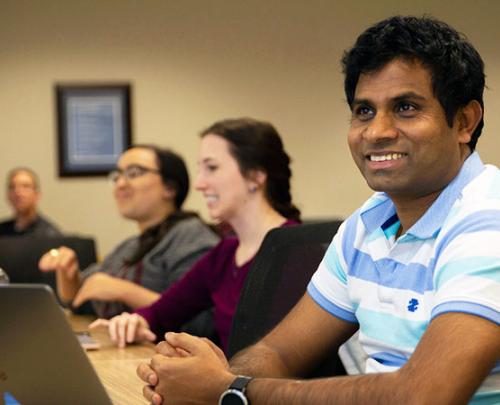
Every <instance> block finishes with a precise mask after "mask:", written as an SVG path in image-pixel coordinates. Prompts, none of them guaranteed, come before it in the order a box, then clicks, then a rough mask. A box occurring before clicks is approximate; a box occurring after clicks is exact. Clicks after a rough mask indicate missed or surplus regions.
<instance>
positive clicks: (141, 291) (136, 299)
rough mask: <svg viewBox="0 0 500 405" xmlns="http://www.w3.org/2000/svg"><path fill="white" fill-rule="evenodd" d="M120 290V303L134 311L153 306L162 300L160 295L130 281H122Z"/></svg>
mask: <svg viewBox="0 0 500 405" xmlns="http://www.w3.org/2000/svg"><path fill="white" fill-rule="evenodd" d="M120 282H121V283H120V288H119V289H118V290H119V291H118V294H119V299H118V300H119V301H121V302H123V303H124V304H125V305H127V306H129V307H130V308H132V309H137V308H141V307H145V306H148V305H151V304H152V303H153V302H155V301H156V300H158V298H160V294H159V293H157V292H155V291H152V290H148V289H147V288H145V287H143V286H140V285H138V284H135V283H133V282H131V281H128V280H120Z"/></svg>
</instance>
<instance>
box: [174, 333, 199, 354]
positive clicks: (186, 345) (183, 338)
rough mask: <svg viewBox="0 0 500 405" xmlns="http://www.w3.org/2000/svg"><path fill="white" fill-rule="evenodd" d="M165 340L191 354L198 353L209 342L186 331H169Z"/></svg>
mask: <svg viewBox="0 0 500 405" xmlns="http://www.w3.org/2000/svg"><path fill="white" fill-rule="evenodd" d="M165 340H166V341H167V342H168V343H170V345H172V346H173V347H175V348H176V349H182V350H183V351H185V352H187V353H189V354H197V353H199V351H200V350H203V349H205V348H206V347H207V344H206V343H205V342H204V341H203V340H202V339H201V338H199V337H197V336H193V335H190V334H188V333H184V332H182V333H175V332H167V333H166V334H165Z"/></svg>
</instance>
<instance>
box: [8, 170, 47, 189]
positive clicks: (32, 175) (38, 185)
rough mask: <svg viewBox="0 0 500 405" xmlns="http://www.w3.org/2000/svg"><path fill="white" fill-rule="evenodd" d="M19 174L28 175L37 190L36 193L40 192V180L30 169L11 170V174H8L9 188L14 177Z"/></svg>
mask: <svg viewBox="0 0 500 405" xmlns="http://www.w3.org/2000/svg"><path fill="white" fill-rule="evenodd" d="M19 172H25V173H28V174H29V175H30V177H31V178H32V180H33V184H34V185H35V190H36V191H39V190H40V180H39V179H38V175H37V174H36V173H35V172H34V171H33V170H32V169H30V168H29V167H15V168H13V169H11V170H9V173H7V187H9V186H10V182H11V181H12V179H13V178H14V176H15V175H16V174H17V173H19Z"/></svg>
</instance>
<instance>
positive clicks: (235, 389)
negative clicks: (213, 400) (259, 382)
mask: <svg viewBox="0 0 500 405" xmlns="http://www.w3.org/2000/svg"><path fill="white" fill-rule="evenodd" d="M251 380H252V377H247V376H244V375H239V376H238V377H236V378H235V379H234V381H233V382H232V383H231V385H230V386H229V388H228V389H227V390H225V391H224V392H223V393H222V395H221V396H220V398H219V405H250V401H249V399H248V398H247V396H246V395H245V391H246V386H247V384H248V383H249V382H250V381H251Z"/></svg>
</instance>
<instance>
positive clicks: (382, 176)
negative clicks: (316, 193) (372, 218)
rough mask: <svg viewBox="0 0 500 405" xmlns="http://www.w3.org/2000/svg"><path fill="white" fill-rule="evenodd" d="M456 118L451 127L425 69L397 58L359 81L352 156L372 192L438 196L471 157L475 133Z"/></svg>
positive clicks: (362, 76)
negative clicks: (464, 129)
mask: <svg viewBox="0 0 500 405" xmlns="http://www.w3.org/2000/svg"><path fill="white" fill-rule="evenodd" d="M457 117H459V114H457ZM457 117H455V119H454V121H453V126H452V127H451V128H450V127H449V126H448V125H447V122H446V117H445V113H444V110H443V108H442V106H441V104H440V103H439V101H438V100H437V98H436V97H435V96H434V94H433V91H432V84H431V75H430V73H429V71H428V70H427V69H426V68H425V67H423V66H422V65H421V64H420V63H418V62H408V61H404V60H401V59H396V60H393V61H392V62H389V63H388V64H387V65H385V66H384V67H383V68H382V69H380V70H378V71H375V72H371V73H367V74H362V75H361V76H360V78H359V81H358V84H357V86H356V92H355V97H354V102H353V104H352V122H351V128H350V131H349V136H348V142H349V147H350V149H351V154H352V156H353V158H354V161H355V162H356V165H357V166H358V168H359V170H360V171H361V173H362V174H363V177H364V178H365V179H366V181H367V183H368V185H369V186H370V187H371V188H372V189H373V190H376V191H385V192H387V193H388V194H389V196H391V198H393V199H397V198H403V199H406V198H409V199H416V198H421V197H426V196H429V195H432V194H436V196H437V195H438V193H439V192H440V191H441V190H442V189H443V188H444V187H446V185H447V184H448V183H449V182H450V181H451V180H452V179H453V178H454V177H455V176H456V175H457V174H458V171H459V170H460V167H461V166H462V163H463V161H464V160H465V158H466V157H467V156H468V154H469V153H470V152H469V149H468V146H467V145H466V143H467V142H468V141H469V140H470V134H469V133H468V132H467V131H463V130H460V122H459V119H458V118H457Z"/></svg>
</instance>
